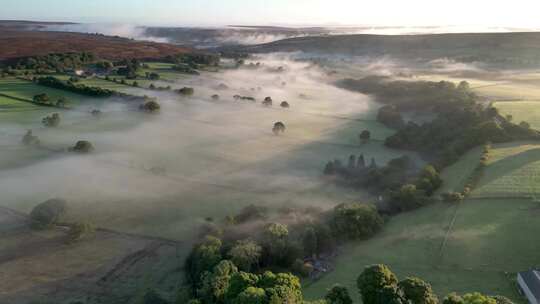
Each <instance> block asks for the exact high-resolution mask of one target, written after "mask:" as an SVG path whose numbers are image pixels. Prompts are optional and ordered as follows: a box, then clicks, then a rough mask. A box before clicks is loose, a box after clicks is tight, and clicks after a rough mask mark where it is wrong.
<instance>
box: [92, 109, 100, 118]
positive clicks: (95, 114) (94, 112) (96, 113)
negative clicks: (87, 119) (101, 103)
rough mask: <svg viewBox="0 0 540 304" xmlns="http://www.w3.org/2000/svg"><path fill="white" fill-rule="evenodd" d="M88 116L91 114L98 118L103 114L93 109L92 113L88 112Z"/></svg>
mask: <svg viewBox="0 0 540 304" xmlns="http://www.w3.org/2000/svg"><path fill="white" fill-rule="evenodd" d="M90 114H92V116H94V117H100V116H101V115H102V114H103V113H102V112H101V111H100V110H98V109H94V110H92V112H90Z"/></svg>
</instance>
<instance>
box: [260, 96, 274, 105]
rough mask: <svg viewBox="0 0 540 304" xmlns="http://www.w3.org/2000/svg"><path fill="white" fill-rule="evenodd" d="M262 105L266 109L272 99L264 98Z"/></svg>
mask: <svg viewBox="0 0 540 304" xmlns="http://www.w3.org/2000/svg"><path fill="white" fill-rule="evenodd" d="M262 104H263V106H266V107H270V106H272V97H270V96H268V97H266V98H265V99H264V100H263V102H262Z"/></svg>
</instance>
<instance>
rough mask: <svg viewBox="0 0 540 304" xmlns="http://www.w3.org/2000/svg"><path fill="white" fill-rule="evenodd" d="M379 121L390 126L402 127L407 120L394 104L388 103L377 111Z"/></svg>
mask: <svg viewBox="0 0 540 304" xmlns="http://www.w3.org/2000/svg"><path fill="white" fill-rule="evenodd" d="M377 121H378V122H380V123H382V124H383V125H385V126H387V127H389V128H395V129H400V128H402V127H403V126H404V125H405V121H404V120H403V117H401V114H400V112H399V110H398V108H397V107H396V106H394V105H386V106H383V107H381V108H380V109H379V112H377Z"/></svg>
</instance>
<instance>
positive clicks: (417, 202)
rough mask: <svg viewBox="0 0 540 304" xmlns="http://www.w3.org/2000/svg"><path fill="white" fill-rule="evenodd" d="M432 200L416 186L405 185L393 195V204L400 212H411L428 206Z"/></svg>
mask: <svg viewBox="0 0 540 304" xmlns="http://www.w3.org/2000/svg"><path fill="white" fill-rule="evenodd" d="M431 202H432V200H431V199H430V198H429V197H428V196H427V195H426V193H425V191H424V190H422V189H417V188H416V185H413V184H405V185H403V186H401V188H400V189H399V190H397V191H393V192H392V195H391V204H392V205H393V206H394V208H396V209H397V210H398V211H410V210H414V209H417V208H420V207H422V206H425V205H428V204H430V203H431Z"/></svg>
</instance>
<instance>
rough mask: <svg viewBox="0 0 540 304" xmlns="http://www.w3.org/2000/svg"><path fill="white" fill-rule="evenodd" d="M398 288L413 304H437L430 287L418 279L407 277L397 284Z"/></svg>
mask: <svg viewBox="0 0 540 304" xmlns="http://www.w3.org/2000/svg"><path fill="white" fill-rule="evenodd" d="M398 286H399V288H401V290H402V291H403V294H404V295H405V297H406V298H407V299H408V300H409V301H411V302H412V303H414V304H437V303H439V299H438V298H437V295H435V294H434V293H433V290H432V289H431V285H430V284H429V283H427V282H425V281H423V280H421V279H419V278H414V277H409V278H406V279H405V280H403V281H401V282H399V284H398Z"/></svg>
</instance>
